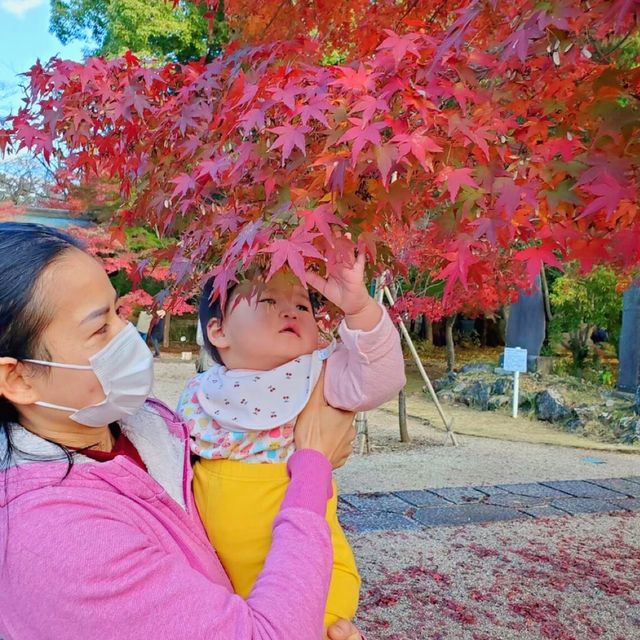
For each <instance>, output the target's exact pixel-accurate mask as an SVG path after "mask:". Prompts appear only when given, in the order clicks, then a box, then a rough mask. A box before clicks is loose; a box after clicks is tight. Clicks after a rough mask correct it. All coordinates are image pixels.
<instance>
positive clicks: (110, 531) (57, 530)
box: [0, 400, 332, 640]
mask: <svg viewBox="0 0 640 640" xmlns="http://www.w3.org/2000/svg"><path fill="white" fill-rule="evenodd" d="M122 428H123V431H124V432H125V434H126V435H127V437H128V438H129V439H130V440H131V442H132V443H133V444H134V445H135V446H136V448H137V449H138V451H139V453H140V456H141V457H142V459H143V460H144V462H145V464H146V466H147V468H148V471H149V473H145V472H144V471H143V470H142V469H140V468H139V467H137V466H136V465H135V464H134V463H132V462H130V461H129V460H128V459H127V458H125V457H123V456H118V457H117V458H116V459H114V460H112V461H110V462H101V463H98V462H95V461H93V460H91V459H89V458H87V457H85V456H81V455H78V456H77V459H76V462H75V464H74V466H73V468H72V470H71V472H70V473H69V475H68V476H67V477H64V475H65V472H66V469H67V463H66V459H60V452H59V450H58V449H57V448H56V447H54V446H53V445H51V444H49V443H48V442H46V441H44V440H42V439H41V438H38V437H37V436H35V435H33V434H31V433H30V432H28V431H26V430H25V429H23V428H22V427H19V426H17V425H16V426H15V427H14V429H13V438H12V439H13V441H14V444H15V445H16V446H17V448H18V449H19V450H20V451H21V452H22V454H16V455H15V457H14V459H13V462H12V466H11V467H10V468H9V469H8V470H6V473H5V472H0V477H2V476H4V478H3V479H4V480H6V482H5V483H4V484H5V486H4V487H2V488H0V507H1V509H0V638H3V639H4V640H48V639H51V640H67V639H68V640H72V639H73V640H80V639H85V638H94V637H100V638H104V639H105V640H107V639H111V638H113V639H114V640H116V639H118V640H127V639H129V638H130V639H131V640H133V639H135V640H141V639H151V638H153V639H154V640H161V639H167V640H169V639H170V640H181V639H185V640H205V639H211V640H214V639H215V640H249V639H251V640H267V639H268V640H319V638H321V637H322V635H323V623H322V620H323V612H324V605H325V598H326V593H327V591H328V585H329V578H330V573H331V564H332V552H331V543H330V537H329V529H328V526H327V523H326V522H325V519H324V512H325V510H326V503H327V499H328V497H329V495H330V493H331V469H330V465H329V464H328V462H327V460H326V459H325V458H324V457H323V456H321V455H320V454H318V453H316V452H314V451H309V450H307V451H298V452H296V453H295V454H294V456H293V457H292V458H291V459H290V461H289V469H290V473H291V482H290V484H289V488H288V490H287V494H286V497H285V500H284V502H283V504H282V507H281V509H280V513H279V515H278V517H277V518H276V520H275V523H274V533H273V544H272V547H271V551H270V553H269V556H268V557H267V561H266V565H265V567H264V570H263V571H262V573H261V575H260V577H259V578H258V581H257V583H256V585H255V587H254V589H253V591H252V592H251V595H250V596H249V598H248V600H247V601H246V602H245V601H244V600H242V599H241V598H240V597H239V596H237V595H234V594H233V592H232V589H231V585H230V583H229V580H228V578H227V576H226V574H225V572H224V570H223V568H222V566H221V564H220V562H219V560H218V558H217V556H216V555H215V553H214V552H213V550H212V548H211V545H210V544H209V541H208V540H207V537H206V535H205V533H204V531H203V529H202V526H201V523H200V520H199V517H198V515H197V512H196V509H195V506H194V502H193V498H192V494H191V488H190V485H191V467H190V463H189V448H188V446H187V441H188V434H187V432H186V429H185V427H184V426H183V425H182V424H181V423H180V422H178V421H177V420H176V419H175V418H174V416H173V414H172V413H171V412H170V411H169V410H168V409H167V408H166V407H165V406H164V405H162V404H161V403H160V402H158V401H153V400H151V401H149V402H148V403H147V405H146V406H145V408H144V409H143V410H142V411H140V412H139V413H138V414H136V415H135V416H133V417H132V418H130V419H129V420H127V421H126V422H124V424H123V425H122ZM4 446H5V443H4V442H3V441H2V440H1V439H0V459H2V454H3V448H4ZM34 455H38V456H47V457H54V458H56V460H55V461H53V462H33V461H32V457H33V456H34ZM0 484H3V483H2V482H1V481H0Z"/></svg>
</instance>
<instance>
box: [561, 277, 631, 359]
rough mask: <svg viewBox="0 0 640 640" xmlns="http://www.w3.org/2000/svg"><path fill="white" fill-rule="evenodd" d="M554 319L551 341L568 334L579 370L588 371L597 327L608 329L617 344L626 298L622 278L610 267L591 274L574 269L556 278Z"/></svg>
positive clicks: (568, 342) (568, 344)
mask: <svg viewBox="0 0 640 640" xmlns="http://www.w3.org/2000/svg"><path fill="white" fill-rule="evenodd" d="M549 297H550V300H551V305H552V309H553V320H552V321H551V323H550V327H549V333H550V337H551V339H552V340H553V339H555V340H556V341H558V340H559V339H560V337H561V335H562V334H563V333H565V334H568V338H567V341H566V344H565V346H566V347H567V348H568V349H569V350H570V351H571V354H572V356H573V365H574V367H575V369H576V370H582V369H583V368H584V364H585V361H586V359H587V357H588V356H589V354H590V349H589V338H590V337H591V333H592V332H593V330H594V329H596V328H597V327H604V328H606V329H607V331H608V333H609V337H610V340H611V341H612V342H613V343H614V344H617V342H618V338H619V335H620V327H621V316H622V295H621V293H620V290H619V279H618V276H617V275H616V274H615V273H614V272H613V271H612V270H611V269H608V268H606V267H597V268H595V269H594V270H593V271H591V273H589V274H588V275H580V274H579V273H578V272H577V270H576V269H575V267H574V268H572V269H568V270H567V273H566V274H565V275H562V276H560V277H558V278H556V279H555V280H554V282H553V284H552V285H551V291H550V295H549Z"/></svg>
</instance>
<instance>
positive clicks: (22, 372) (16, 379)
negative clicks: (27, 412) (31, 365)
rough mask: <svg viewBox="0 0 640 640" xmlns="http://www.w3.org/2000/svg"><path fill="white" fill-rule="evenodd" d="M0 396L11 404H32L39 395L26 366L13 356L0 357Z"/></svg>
mask: <svg viewBox="0 0 640 640" xmlns="http://www.w3.org/2000/svg"><path fill="white" fill-rule="evenodd" d="M0 396H2V397H4V398H6V399H7V400H8V401H9V402H11V403H12V404H18V405H20V404H22V405H26V404H33V403H34V402H36V401H37V400H38V399H39V397H38V393H37V391H36V389H35V388H34V387H33V385H32V384H31V376H28V375H27V369H26V366H25V365H24V364H23V363H22V362H18V360H16V359H15V358H0Z"/></svg>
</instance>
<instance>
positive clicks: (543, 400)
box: [535, 389, 571, 422]
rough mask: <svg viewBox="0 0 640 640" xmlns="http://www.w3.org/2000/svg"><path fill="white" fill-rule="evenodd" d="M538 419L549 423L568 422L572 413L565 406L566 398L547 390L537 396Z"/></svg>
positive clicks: (552, 390)
mask: <svg viewBox="0 0 640 640" xmlns="http://www.w3.org/2000/svg"><path fill="white" fill-rule="evenodd" d="M535 405H536V417H537V418H538V420H545V421H547V422H561V421H563V420H566V419H567V418H568V417H569V416H570V415H571V412H570V410H569V408H568V407H567V406H566V405H565V402H564V398H563V397H562V396H561V395H560V394H559V393H558V392H557V391H555V390H554V389H547V390H545V391H540V392H539V393H537V394H536V399H535Z"/></svg>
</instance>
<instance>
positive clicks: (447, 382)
mask: <svg viewBox="0 0 640 640" xmlns="http://www.w3.org/2000/svg"><path fill="white" fill-rule="evenodd" d="M457 377H458V375H457V374H456V373H454V372H453V371H449V373H447V375H445V376H443V377H442V378H438V379H437V380H433V381H432V383H431V384H432V385H433V388H434V389H435V391H436V393H438V391H440V390H442V389H445V388H446V387H449V386H451V385H452V384H453V383H454V382H455V381H456V378H457ZM423 391H426V388H425V387H423Z"/></svg>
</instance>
